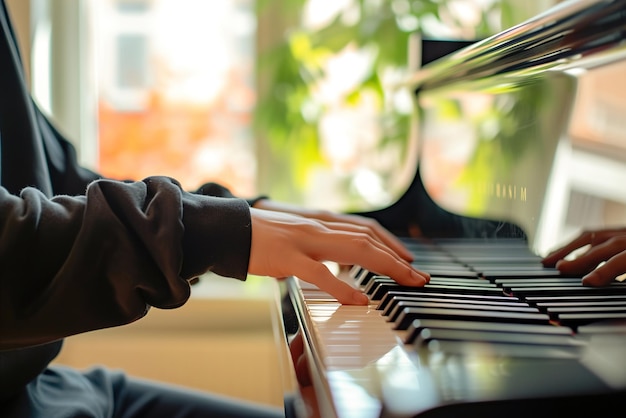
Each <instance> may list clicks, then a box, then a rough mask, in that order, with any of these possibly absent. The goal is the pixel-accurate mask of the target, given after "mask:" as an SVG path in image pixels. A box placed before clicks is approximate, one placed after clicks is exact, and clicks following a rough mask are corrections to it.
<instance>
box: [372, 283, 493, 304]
mask: <svg viewBox="0 0 626 418" xmlns="http://www.w3.org/2000/svg"><path fill="white" fill-rule="evenodd" d="M391 290H402V291H414V292H416V293H419V294H423V293H430V292H441V293H461V294H474V295H493V296H501V295H502V294H503V293H502V289H499V288H497V287H483V286H454V285H431V284H427V285H425V286H422V287H408V286H401V285H399V284H397V283H396V282H393V283H379V284H378V285H377V286H375V287H374V289H373V290H372V292H371V293H370V294H369V295H370V298H371V299H372V300H380V299H381V298H382V297H383V296H384V295H385V294H386V293H387V292H389V291H391Z"/></svg>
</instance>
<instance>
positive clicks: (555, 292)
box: [510, 284, 626, 297]
mask: <svg viewBox="0 0 626 418" xmlns="http://www.w3.org/2000/svg"><path fill="white" fill-rule="evenodd" d="M510 292H511V293H512V294H514V295H518V296H522V297H528V296H538V295H541V296H568V295H576V294H587V295H626V286H622V285H621V284H620V285H617V286H614V285H611V286H605V287H588V286H583V285H582V284H581V285H579V286H545V287H544V286H538V287H513V288H511V290H510Z"/></svg>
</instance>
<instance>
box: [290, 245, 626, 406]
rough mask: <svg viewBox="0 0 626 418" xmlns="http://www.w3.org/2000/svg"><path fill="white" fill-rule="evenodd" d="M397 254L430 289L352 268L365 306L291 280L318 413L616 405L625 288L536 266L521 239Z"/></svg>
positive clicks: (623, 364) (623, 384)
mask: <svg viewBox="0 0 626 418" xmlns="http://www.w3.org/2000/svg"><path fill="white" fill-rule="evenodd" d="M406 245H407V246H408V247H409V248H410V249H411V250H412V251H413V253H414V254H415V265H416V266H417V267H418V268H420V269H421V270H425V271H428V272H429V273H430V274H431V281H430V283H429V284H427V285H426V286H424V287H423V288H410V287H404V286H401V285H398V284H397V283H395V282H394V281H393V280H391V279H390V278H388V277H383V276H377V275H375V274H372V273H371V272H368V271H366V270H363V269H361V268H359V267H354V268H353V269H352V270H351V271H350V272H349V274H347V276H346V277H344V279H345V280H350V281H353V282H354V283H355V286H359V287H360V288H361V289H363V291H364V292H365V293H366V294H367V295H368V296H369V298H370V301H371V303H370V304H369V306H343V305H340V304H339V303H337V301H336V300H335V299H333V298H332V297H330V296H329V295H328V294H325V293H324V292H321V291H320V290H319V289H317V288H315V287H314V286H311V285H309V284H307V283H304V282H298V281H294V282H293V289H292V290H295V292H292V293H293V294H294V295H295V298H294V299H295V300H294V302H295V305H296V307H297V310H298V311H299V313H300V320H301V325H302V329H303V334H304V336H305V340H306V341H307V343H308V349H309V362H310V364H311V373H312V375H313V378H314V385H315V390H316V393H317V397H318V400H319V401H320V402H319V408H320V410H321V416H323V417H338V418H348V417H350V418H351V417H358V418H367V417H381V416H383V417H412V416H429V417H431V416H434V417H437V416H442V417H449V416H460V414H463V415H465V416H500V415H502V413H503V412H506V416H527V415H526V414H531V413H532V414H536V412H537V411H538V410H541V411H542V412H546V411H550V410H551V409H550V408H552V412H554V414H555V415H560V414H561V413H562V410H560V408H563V407H565V408H567V409H571V407H572V406H575V408H574V409H575V410H576V411H578V412H579V413H580V415H581V416H583V415H584V414H586V413H588V412H589V411H591V410H593V411H594V414H595V415H594V416H604V414H602V413H600V414H598V412H599V411H601V410H602V409H603V408H604V409H605V410H606V411H610V409H606V408H610V405H612V402H617V400H616V399H617V398H619V397H620V396H621V397H622V399H624V396H625V393H626V356H625V355H624V354H623V353H624V352H626V283H621V282H615V283H613V284H612V285H610V286H607V287H603V288H590V287H585V286H582V284H581V278H580V277H564V276H562V275H561V274H560V273H559V272H558V271H557V270H555V269H550V268H544V267H543V266H542V265H541V262H540V258H539V257H538V256H536V255H534V254H532V253H531V252H530V251H529V250H528V248H527V245H526V243H525V242H523V241H521V240H514V239H506V240H498V241H497V242H494V241H486V240H467V239H463V240H437V241H435V242H423V241H417V240H411V241H407V242H406ZM616 394H619V396H618V395H616ZM613 395H615V396H613ZM522 399H524V400H525V401H524V402H521V400H522ZM592 404H593V409H589V408H591V406H590V405H592ZM565 405H568V406H567V407H566V406H565ZM539 408H540V409H539ZM585 408H586V409H585ZM598 408H600V409H598ZM461 411H462V412H461ZM585 411H586V412H585ZM623 411H624V410H623V409H622V415H621V416H624V415H623V413H624V412H623ZM611 414H612V413H611ZM618 415H619V414H618ZM570 416H577V415H571V414H570ZM607 416H610V414H608V415H607Z"/></svg>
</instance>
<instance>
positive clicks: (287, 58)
mask: <svg viewBox="0 0 626 418" xmlns="http://www.w3.org/2000/svg"><path fill="white" fill-rule="evenodd" d="M554 3H555V2H554V1H553V0H536V1H530V2H529V1H521V0H506V1H495V0H449V1H444V2H442V1H435V0H420V1H410V0H387V1H383V0H380V1H365V0H339V1H332V2H329V1H325V0H271V1H270V0H265V1H264V0H258V1H254V0H223V1H204V0H99V1H94V0H35V1H33V2H32V6H31V9H32V10H31V15H32V18H33V22H34V25H33V27H34V30H33V31H32V54H31V56H32V60H33V65H32V84H33V90H34V92H35V95H36V97H37V100H38V101H39V103H40V105H41V106H42V108H44V110H46V111H47V112H49V113H50V114H51V115H52V117H53V118H54V119H56V120H57V121H58V123H59V125H60V126H61V127H62V129H63V130H64V131H65V132H66V133H67V134H68V135H69V136H70V137H71V138H73V139H75V141H76V145H77V148H78V150H79V155H80V158H81V161H82V162H83V163H84V164H86V165H88V166H90V167H93V168H94V169H96V170H98V171H100V172H102V173H103V174H105V175H107V176H110V177H114V178H122V179H138V178H143V177H145V176H149V175H155V174H160V175H168V176H172V177H175V178H176V179H178V180H179V181H180V182H181V183H182V184H183V186H184V187H185V188H187V189H195V188H197V187H198V186H200V185H201V184H202V183H204V182H207V181H218V182H220V183H222V184H224V185H226V186H228V187H229V188H231V190H232V191H233V192H235V193H236V194H238V195H241V196H246V197H248V196H254V195H258V194H264V195H269V196H271V197H272V198H274V199H276V200H282V201H290V202H294V203H298V204H302V205H306V206H311V207H320V208H327V209H332V210H339V211H360V210H370V209H375V208H380V207H385V206H388V205H390V204H392V203H393V202H394V201H395V200H396V199H397V198H398V197H399V196H400V195H401V194H402V193H403V192H404V191H405V190H406V188H407V186H408V184H409V182H410V181H411V179H412V178H413V176H414V174H415V173H414V170H415V167H416V161H415V159H416V158H417V150H416V143H417V140H416V138H415V134H414V132H413V131H412V130H411V129H412V126H411V120H412V118H413V117H414V115H413V112H414V108H413V103H412V97H411V95H410V92H408V91H406V90H397V89H393V88H392V87H391V86H393V85H394V84H396V83H397V82H399V81H401V80H403V79H405V78H406V77H407V75H409V74H410V73H411V72H413V71H415V70H416V69H417V68H418V67H419V65H420V64H419V47H418V45H419V43H418V42H417V40H416V34H420V36H422V37H429V38H436V39H457V40H458V39H461V40H477V39H482V38H485V37H487V36H489V35H491V34H494V33H496V32H498V31H500V30H502V29H504V28H508V27H510V26H513V25H515V24H517V23H520V22H522V21H523V20H525V19H527V18H528V17H531V16H534V15H535V14H537V13H539V12H541V11H543V10H546V9H547V8H549V7H550V6H551V5H553V4H554ZM613 71H615V70H613ZM617 71H618V72H619V71H620V70H617ZM621 71H623V69H622V70H621ZM599 79H603V78H601V77H600V78H599V77H596V78H595V79H592V80H590V81H589V82H586V83H582V84H581V86H582V87H581V90H583V91H590V90H591V91H594V94H595V98H594V99H593V100H595V101H596V105H595V106H593V108H592V110H593V111H592V112H585V113H584V114H585V115H586V117H585V119H588V120H587V122H585V123H581V120H582V119H581V118H575V119H574V121H575V122H576V126H575V129H576V133H575V136H576V138H577V140H578V141H582V142H584V143H592V144H593V145H594V146H595V148H594V149H595V151H594V155H596V154H599V155H600V156H601V157H602V158H603V159H602V160H600V164H601V165H604V162H606V161H605V160H606V157H607V155H608V156H610V160H611V161H613V160H615V157H616V156H617V157H618V159H617V164H616V165H615V166H616V167H620V166H623V164H622V163H623V161H624V159H623V155H624V142H625V139H624V136H623V134H619V133H618V134H615V132H623V129H622V130H620V128H619V126H620V125H619V123H620V119H619V118H615V116H614V115H613V113H614V112H615V111H614V110H613V109H619V108H620V106H621V105H622V104H623V101H624V98H623V97H624V94H621V95H620V94H617V95H616V94H615V93H613V94H611V93H610V92H609V93H603V92H602V91H600V90H599V89H594V87H590V86H594V85H596V84H597V83H599V82H600V81H598V80H599ZM613 87H614V88H615V87H617V89H619V88H620V86H613ZM621 88H623V87H621ZM609 90H611V89H609ZM620 97H621V98H620ZM620 101H621V102H620ZM589 102H590V100H586V103H589ZM618 102H619V103H618ZM589 118H591V119H589ZM583 125H584V126H583ZM622 128H623V126H622ZM594 129H595V132H592V130H594ZM598 132H601V133H600V134H598ZM589 170H591V171H594V170H595V169H594V168H593V165H592V166H590V167H589ZM618 171H619V169H618ZM613 173H616V172H615V170H613ZM575 174H576V175H577V176H580V173H579V172H577V173H575ZM623 175H624V174H623V173H620V172H617V173H616V175H615V176H614V178H617V179H619V178H621V177H620V176H623ZM586 177H589V178H593V177H594V176H593V175H592V174H588V175H587V176H586ZM577 182H578V181H577ZM578 183H580V182H578ZM598 183H599V184H600V186H598V187H596V185H593V184H592V185H590V186H588V185H585V186H584V187H583V186H581V187H579V188H578V189H572V190H571V193H570V196H569V199H571V201H573V202H576V204H575V205H572V207H575V210H574V213H571V214H569V215H568V217H567V219H568V220H567V222H570V223H572V225H574V226H575V227H573V228H570V229H568V233H575V231H576V230H578V229H580V228H581V227H584V226H603V225H606V224H613V223H620V222H626V209H625V207H624V203H625V200H626V197H625V196H624V193H620V191H616V190H615V188H614V187H613V188H612V187H608V185H610V184H611V176H610V175H609V177H608V178H607V179H603V180H602V181H598ZM581 184H582V183H581ZM594 193H595V194H594ZM576 208H577V209H576Z"/></svg>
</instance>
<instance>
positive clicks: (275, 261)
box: [248, 203, 430, 305]
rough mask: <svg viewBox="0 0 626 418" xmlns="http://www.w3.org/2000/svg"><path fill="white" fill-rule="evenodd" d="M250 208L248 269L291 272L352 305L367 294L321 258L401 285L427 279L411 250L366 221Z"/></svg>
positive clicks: (274, 274)
mask: <svg viewBox="0 0 626 418" xmlns="http://www.w3.org/2000/svg"><path fill="white" fill-rule="evenodd" d="M266 205H267V203H266ZM263 207H269V206H263ZM250 212H251V217H252V245H251V248H250V262H249V266H248V271H249V272H250V273H251V274H256V275H262V276H271V277H277V278H285V277H291V276H295V277H298V278H299V279H301V280H304V281H306V282H309V283H311V284H314V285H315V286H317V287H319V288H320V289H321V290H324V291H325V292H327V293H329V294H330V295H332V296H333V297H335V298H336V299H337V300H338V301H339V302H341V303H343V304H351V305H366V304H367V303H368V302H369V299H368V298H367V296H365V295H364V294H363V293H362V292H361V291H360V290H358V289H357V288H356V287H355V286H354V285H352V284H349V283H347V282H346V281H343V280H340V279H339V278H338V277H336V276H335V275H334V274H333V273H332V272H331V271H330V270H329V268H328V267H327V265H326V264H324V263H325V262H336V263H338V264H342V265H359V266H362V267H364V268H367V269H368V270H369V271H373V272H377V273H379V274H383V275H386V276H389V277H391V278H393V279H394V280H395V281H397V282H398V283H399V284H401V285H404V286H416V287H417V286H423V285H425V284H426V283H428V281H429V280H430V276H429V275H428V273H424V272H421V271H419V270H417V269H416V268H415V267H413V266H412V265H411V263H410V253H408V251H407V250H406V249H404V247H403V246H402V244H401V243H400V241H398V240H396V239H395V238H393V237H392V236H391V235H390V234H389V233H387V232H386V231H384V230H383V229H382V228H381V227H380V226H378V225H377V224H374V223H372V222H371V221H370V220H361V219H360V217H357V216H352V217H350V216H348V215H344V216H341V215H334V216H333V215H331V214H328V213H324V216H321V218H323V219H320V218H317V219H316V218H315V217H314V216H303V215H299V214H294V212H292V213H286V211H280V210H268V209H259V207H258V206H257V207H256V208H251V209H250ZM303 214H305V215H306V213H305V212H304V211H303ZM405 252H406V253H405Z"/></svg>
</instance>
